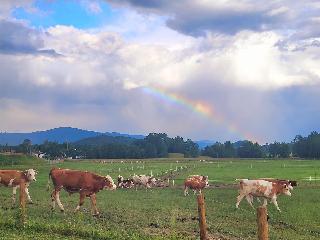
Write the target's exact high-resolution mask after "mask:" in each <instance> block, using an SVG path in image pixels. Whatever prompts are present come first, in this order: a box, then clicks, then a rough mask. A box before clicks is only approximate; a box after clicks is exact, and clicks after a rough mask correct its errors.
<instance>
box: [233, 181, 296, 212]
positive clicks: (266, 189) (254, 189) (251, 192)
mask: <svg viewBox="0 0 320 240" xmlns="http://www.w3.org/2000/svg"><path fill="white" fill-rule="evenodd" d="M239 181H240V185H239V188H240V189H239V195H238V197H237V203H236V208H238V207H239V204H240V202H241V200H242V199H243V198H244V197H246V199H247V202H248V203H249V204H250V206H251V207H252V208H254V207H253V205H252V202H253V197H263V198H264V202H263V206H267V203H268V202H267V199H270V200H271V202H272V203H273V204H274V205H275V206H276V208H277V210H278V211H279V212H281V210H280V208H279V206H278V203H277V196H278V195H280V194H284V195H288V196H291V192H290V190H292V189H293V187H292V186H291V185H290V184H289V183H288V182H286V181H266V180H262V179H258V180H248V179H239Z"/></svg>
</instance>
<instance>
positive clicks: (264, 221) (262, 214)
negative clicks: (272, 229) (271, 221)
mask: <svg viewBox="0 0 320 240" xmlns="http://www.w3.org/2000/svg"><path fill="white" fill-rule="evenodd" d="M257 224H258V239H259V240H268V239H269V227H268V215H267V208H266V207H258V208H257Z"/></svg>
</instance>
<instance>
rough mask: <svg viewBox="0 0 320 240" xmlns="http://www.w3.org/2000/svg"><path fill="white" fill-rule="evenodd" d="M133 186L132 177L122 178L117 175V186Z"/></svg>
mask: <svg viewBox="0 0 320 240" xmlns="http://www.w3.org/2000/svg"><path fill="white" fill-rule="evenodd" d="M133 186H134V183H133V180H132V179H124V178H123V177H122V176H120V175H119V176H118V188H132V187H133Z"/></svg>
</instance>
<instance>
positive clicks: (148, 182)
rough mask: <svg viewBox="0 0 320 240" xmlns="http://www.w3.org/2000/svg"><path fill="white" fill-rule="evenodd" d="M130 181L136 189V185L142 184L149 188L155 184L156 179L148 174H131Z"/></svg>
mask: <svg viewBox="0 0 320 240" xmlns="http://www.w3.org/2000/svg"><path fill="white" fill-rule="evenodd" d="M132 181H133V183H134V186H135V188H136V190H137V188H138V186H143V187H145V188H146V189H148V188H151V187H152V186H153V185H154V184H155V182H156V179H155V178H154V177H151V176H148V175H133V177H132Z"/></svg>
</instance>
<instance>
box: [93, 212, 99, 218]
mask: <svg viewBox="0 0 320 240" xmlns="http://www.w3.org/2000/svg"><path fill="white" fill-rule="evenodd" d="M92 216H94V217H99V216H100V213H99V212H96V213H93V214H92Z"/></svg>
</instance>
